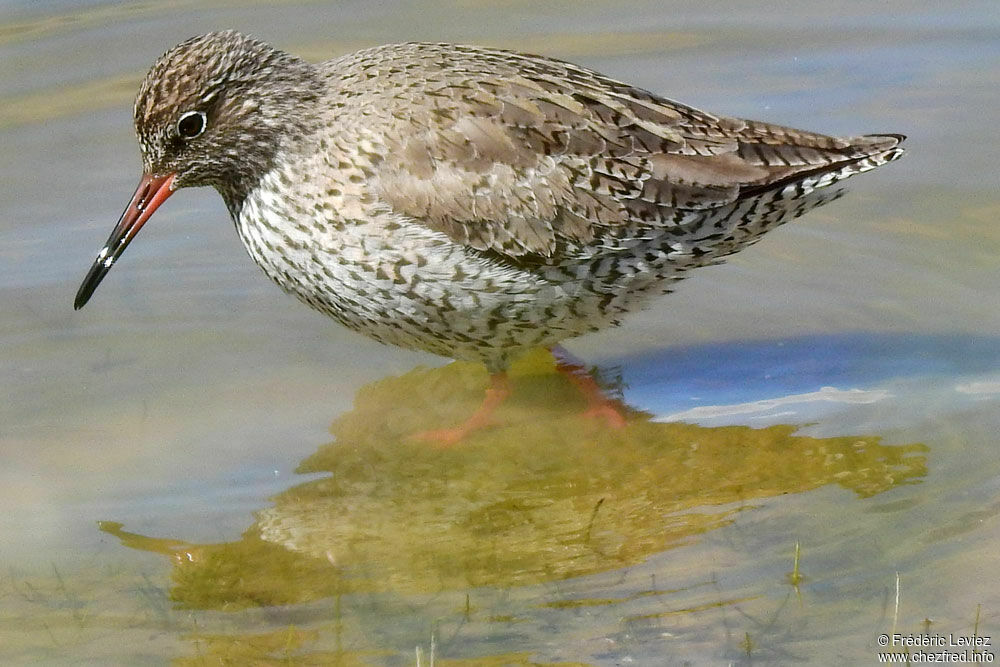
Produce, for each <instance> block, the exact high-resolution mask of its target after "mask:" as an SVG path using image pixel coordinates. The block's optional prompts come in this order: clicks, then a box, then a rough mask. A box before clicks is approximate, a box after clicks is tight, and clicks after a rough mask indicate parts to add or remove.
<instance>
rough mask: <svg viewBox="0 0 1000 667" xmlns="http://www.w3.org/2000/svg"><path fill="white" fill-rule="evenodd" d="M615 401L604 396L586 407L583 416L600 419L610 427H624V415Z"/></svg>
mask: <svg viewBox="0 0 1000 667" xmlns="http://www.w3.org/2000/svg"><path fill="white" fill-rule="evenodd" d="M616 403H617V401H614V400H611V399H609V398H606V397H604V401H603V402H601V403H599V404H594V405H591V406H590V407H588V408H587V409H586V410H585V411H584V413H583V416H584V417H587V418H589V419H601V420H603V421H604V423H605V424H606V425H607V426H609V427H611V428H625V425H626V423H627V422H626V421H625V415H623V414H622V410H621V409H620V408H619V407H618V406H617V405H616Z"/></svg>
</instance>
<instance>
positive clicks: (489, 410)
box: [414, 371, 511, 447]
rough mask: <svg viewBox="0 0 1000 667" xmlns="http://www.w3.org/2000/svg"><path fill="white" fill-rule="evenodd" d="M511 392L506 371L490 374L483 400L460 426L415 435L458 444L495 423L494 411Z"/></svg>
mask: <svg viewBox="0 0 1000 667" xmlns="http://www.w3.org/2000/svg"><path fill="white" fill-rule="evenodd" d="M510 393H511V390H510V379H508V377H507V373H506V372H504V371H500V372H498V373H493V374H491V375H490V386H489V387H487V388H486V396H485V397H484V398H483V402H482V403H481V404H480V405H479V408H478V409H476V411H475V412H473V413H472V414H471V415H470V416H469V418H468V419H466V420H465V421H464V422H462V423H461V424H459V425H458V426H453V427H452V428H442V429H435V430H432V431H423V432H421V433H418V434H416V435H415V436H414V437H416V438H418V439H420V440H426V441H429V442H434V443H437V444H438V445H441V446H443V447H451V446H452V445H456V444H458V443H459V442H461V441H462V440H463V439H465V437H466V436H468V435H469V434H470V433H472V432H473V431H478V430H479V429H481V428H485V427H487V426H489V425H490V424H491V423H493V413H494V412H495V411H496V409H497V408H498V407H500V404H501V403H503V402H504V401H505V400H506V399H507V397H508V396H510Z"/></svg>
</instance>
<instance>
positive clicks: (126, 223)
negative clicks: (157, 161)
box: [73, 174, 177, 310]
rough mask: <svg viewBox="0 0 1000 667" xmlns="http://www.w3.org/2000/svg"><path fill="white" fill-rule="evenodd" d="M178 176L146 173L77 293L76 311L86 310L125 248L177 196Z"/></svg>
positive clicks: (74, 306)
mask: <svg viewBox="0 0 1000 667" xmlns="http://www.w3.org/2000/svg"><path fill="white" fill-rule="evenodd" d="M176 177H177V174H167V175H166V176H153V175H151V174H143V175H142V180H141V181H139V187H137V188H136V189H135V194H134V195H132V201H130V202H129V203H128V206H126V207H125V211H124V212H123V213H122V217H121V219H119V220H118V224H117V225H115V229H114V231H113V232H111V236H109V237H108V242H107V243H105V244H104V247H103V248H101V252H99V253H98V254H97V259H95V260H94V265H93V266H91V267H90V271H89V272H87V277H86V278H84V279H83V283H81V284H80V290H79V291H78V292H77V293H76V300H75V301H73V308H74V309H75V310H80V309H81V308H83V307H84V306H85V305H86V304H87V301H89V300H90V296H91V295H92V294H93V293H94V290H96V289H97V286H98V285H100V284H101V281H102V280H103V279H104V276H105V274H107V272H108V271H109V270H110V269H111V267H112V265H114V263H115V262H116V261H117V260H118V258H119V257H121V255H122V253H123V252H125V248H127V247H128V244H129V243H131V241H132V239H134V238H135V235H136V234H137V233H138V232H139V229H140V228H141V227H142V226H143V225H144V224H146V221H147V220H149V218H150V216H151V215H153V211H155V210H156V209H157V208H159V206H160V204H162V203H163V202H165V201H166V200H167V197H169V196H170V195H172V194H173V193H174V178H176Z"/></svg>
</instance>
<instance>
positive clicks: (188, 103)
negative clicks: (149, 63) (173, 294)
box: [74, 30, 322, 309]
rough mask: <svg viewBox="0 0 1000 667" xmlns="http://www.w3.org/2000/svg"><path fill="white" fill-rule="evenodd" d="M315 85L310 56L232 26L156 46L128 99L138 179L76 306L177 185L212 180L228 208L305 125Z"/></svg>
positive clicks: (83, 301)
mask: <svg viewBox="0 0 1000 667" xmlns="http://www.w3.org/2000/svg"><path fill="white" fill-rule="evenodd" d="M321 88H322V82H321V80H320V78H319V77H318V75H317V74H316V70H315V68H314V67H313V66H312V65H310V64H309V63H307V62H305V61H304V60H301V59H300V58H297V57H295V56H292V55H290V54H288V53H285V52H284V51H280V50H278V49H275V48H273V47H271V46H269V45H267V44H265V43H264V42H261V41H258V40H256V39H253V38H251V37H248V36H246V35H243V34H241V33H238V32H236V31H233V30H227V31H223V32H212V33H208V34H205V35H201V36H199V37H194V38H192V39H189V40H187V41H185V42H182V43H181V44H178V45H177V46H175V47H174V48H172V49H170V50H169V51H167V52H166V53H164V54H163V55H162V56H160V58H159V59H158V60H157V61H156V63H154V64H153V67H152V68H151V69H150V70H149V73H147V74H146V77H145V79H143V82H142V85H141V86H140V87H139V93H138V95H137V96H136V100H135V108H134V119H135V131H136V137H137V138H138V140H139V149H140V152H141V154H142V166H143V176H142V179H141V180H140V182H139V187H138V188H137V189H136V191H135V194H134V195H133V197H132V200H131V201H130V202H129V205H128V206H127V207H126V209H125V211H124V213H122V217H121V219H120V220H119V221H118V224H117V225H116V226H115V229H114V231H113V232H112V233H111V236H110V237H109V238H108V242H107V243H106V244H105V245H104V247H103V248H102V249H101V251H100V253H98V256H97V259H96V260H95V261H94V264H93V266H92V267H91V269H90V272H89V273H88V274H87V277H86V278H85V279H84V281H83V283H82V284H81V286H80V290H79V292H78V293H77V296H76V301H75V302H74V306H75V307H76V308H77V309H79V308H82V307H83V306H84V304H86V303H87V300H88V299H89V298H90V296H91V295H92V294H93V292H94V290H95V289H96V288H97V285H98V284H99V283H100V282H101V280H102V279H103V278H104V276H105V274H107V272H108V270H110V268H111V266H112V265H113V264H114V263H115V261H117V259H118V257H120V256H121V254H122V253H123V252H124V251H125V248H126V246H128V244H129V243H130V242H131V240H132V239H133V238H134V237H135V235H136V233H137V232H138V231H139V228H140V227H142V225H143V224H145V222H146V221H147V220H148V219H149V218H150V216H151V215H152V214H153V211H155V210H156V208H157V207H159V206H160V204H162V203H163V202H164V201H165V200H166V199H167V198H168V197H169V196H170V195H171V194H172V193H173V192H174V191H175V190H177V189H178V188H184V187H193V186H201V185H211V186H213V187H215V188H216V189H217V190H218V191H219V192H220V193H221V194H222V196H223V199H225V201H226V205H227V207H228V208H229V210H230V212H231V213H233V214H234V215H235V214H236V212H238V210H239V207H240V205H241V204H242V201H243V199H244V198H245V197H246V195H247V194H248V193H249V192H250V191H251V190H252V189H253V187H254V186H255V185H256V184H257V182H258V181H259V180H260V178H261V177H262V176H263V175H264V174H265V173H267V171H268V170H269V169H270V167H271V165H272V164H273V162H274V160H275V157H276V156H277V155H278V153H279V151H280V150H281V148H282V146H283V145H284V144H285V142H287V141H288V140H289V138H290V137H294V136H296V134H298V133H302V132H307V131H308V130H309V129H310V125H311V124H312V123H313V122H314V121H313V114H311V113H310V112H309V109H310V106H309V104H310V102H313V101H315V100H316V99H317V98H318V96H319V94H320V91H321Z"/></svg>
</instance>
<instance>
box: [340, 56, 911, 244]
mask: <svg viewBox="0 0 1000 667" xmlns="http://www.w3.org/2000/svg"><path fill="white" fill-rule="evenodd" d="M321 67H322V68H324V70H325V72H326V73H327V76H328V77H329V80H330V81H331V91H332V95H333V99H334V100H335V103H334V107H335V108H334V109H333V111H332V113H333V114H334V115H336V116H339V117H340V118H343V116H342V115H341V114H342V111H341V110H342V109H351V108H352V107H353V108H354V110H355V113H357V114H359V116H360V118H361V119H362V120H361V121H360V123H361V124H362V125H364V126H365V128H366V129H367V130H368V131H369V132H368V133H367V135H366V136H367V137H368V138H369V139H370V141H371V145H370V146H367V147H366V148H365V150H367V151H370V154H371V155H370V158H371V159H370V160H365V161H366V170H365V171H366V172H367V174H366V178H367V179H368V181H369V182H368V185H369V186H370V187H371V188H372V190H373V191H374V193H375V194H376V196H377V197H378V198H379V200H380V201H381V203H383V204H384V205H385V206H387V207H388V208H390V209H391V210H392V211H394V212H397V213H399V214H401V215H404V216H407V217H408V218H410V219H412V220H414V221H417V222H418V223H420V224H423V225H426V226H427V227H429V228H431V229H434V230H437V231H440V232H443V233H445V234H446V235H447V236H448V237H449V238H451V239H452V240H453V241H455V242H456V243H460V244H463V245H465V246H468V247H470V248H473V249H475V250H480V251H487V252H490V253H494V254H496V255H498V256H500V257H504V258H509V259H510V260H513V261H522V262H540V263H552V262H558V261H559V260H560V259H561V258H572V257H576V256H578V255H579V253H581V252H583V253H591V252H593V248H594V247H595V244H596V247H605V246H611V247H614V246H616V245H618V244H619V242H620V240H621V239H623V238H626V239H627V238H635V237H645V236H649V235H651V234H653V235H657V234H659V233H661V232H663V233H667V234H671V233H674V234H675V235H678V236H683V235H684V234H685V230H688V231H690V230H689V228H690V226H691V225H692V223H696V222H697V221H699V220H712V221H713V224H715V225H720V222H721V219H722V218H725V217H726V216H725V214H723V215H719V213H722V212H725V211H731V212H734V213H735V211H736V210H738V209H739V204H740V203H741V202H745V201H755V200H759V199H761V198H763V199H770V200H771V201H772V203H773V202H774V201H775V200H776V198H775V197H774V196H773V193H774V192H781V191H783V190H787V191H786V192H785V194H784V195H783V196H781V197H779V198H777V201H780V202H783V203H782V204H781V205H783V206H787V207H789V208H790V212H794V211H795V209H796V208H797V207H798V206H799V203H804V202H799V200H801V199H803V198H806V197H807V196H808V195H809V194H810V193H811V192H812V191H813V190H815V189H816V188H822V187H826V186H829V185H832V184H833V183H835V182H837V181H839V180H842V179H844V178H847V177H849V176H851V175H853V174H856V173H860V172H862V171H866V170H868V169H872V168H874V167H876V166H879V165H881V164H884V163H886V162H889V161H891V160H893V159H895V158H897V157H899V156H900V155H901V154H902V149H901V148H899V143H900V141H901V140H902V138H903V137H901V136H900V135H869V136H859V137H851V138H838V137H830V136H826V135H822V134H816V133H812V132H806V131H801V130H795V129H791V128H787V127H782V126H778V125H773V124H769V123H764V122H758V121H747V120H741V119H736V118H728V117H725V116H718V115H714V114H710V113H706V112H703V111H700V110H698V109H695V108H692V107H689V106H686V105H683V104H680V103H677V102H673V101H671V100H668V99H665V98H663V97H660V96H658V95H655V94H653V93H650V92H647V91H645V90H642V89H639V88H636V87H634V86H630V85H628V84H625V83H622V82H619V81H616V80H613V79H610V78H608V77H605V76H603V75H601V74H599V73H597V72H594V71H592V70H589V69H586V68H583V67H579V66H576V65H573V64H570V63H565V62H561V61H557V60H552V59H549V58H544V57H541V56H533V55H525V54H519V53H513V52H508V51H500V50H494V49H485V48H480V47H473V46H459V45H450V44H419V43H414V44H401V45H390V46H383V47H378V48H375V49H369V50H366V51H361V52H358V53H355V54H352V55H350V56H347V57H344V58H341V59H338V60H335V61H330V62H328V63H325V64H323V65H322V66H321ZM341 105H342V106H341ZM816 199H817V198H814V200H816ZM818 199H822V198H818ZM797 202H798V203H797ZM773 205H775V206H777V205H778V204H776V203H775V204H773ZM808 207H810V206H809V205H807V206H805V207H803V208H802V209H800V210H798V213H801V212H802V210H804V208H808ZM772 217H774V216H772ZM733 222H736V221H735V220H734V221H733ZM725 228H726V225H725V224H721V226H720V227H719V229H717V230H716V231H721V232H725ZM725 236H726V234H725V233H723V236H722V237H721V239H722V240H724V239H725ZM711 251H712V249H711V248H709V247H703V248H700V250H699V252H711Z"/></svg>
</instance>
